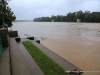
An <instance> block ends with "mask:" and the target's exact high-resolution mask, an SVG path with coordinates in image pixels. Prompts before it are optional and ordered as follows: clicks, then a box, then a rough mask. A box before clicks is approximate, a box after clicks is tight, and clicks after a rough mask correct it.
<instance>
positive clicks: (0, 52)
mask: <svg viewBox="0 0 100 75" xmlns="http://www.w3.org/2000/svg"><path fill="white" fill-rule="evenodd" d="M1 54H2V40H1V37H0V56H1Z"/></svg>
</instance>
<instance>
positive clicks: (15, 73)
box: [10, 38, 31, 75]
mask: <svg viewBox="0 0 100 75" xmlns="http://www.w3.org/2000/svg"><path fill="white" fill-rule="evenodd" d="M10 55H11V68H12V75H31V74H30V71H29V69H28V67H27V65H26V62H25V60H24V58H23V56H22V54H21V52H20V50H19V47H18V45H17V43H16V41H15V38H10Z"/></svg>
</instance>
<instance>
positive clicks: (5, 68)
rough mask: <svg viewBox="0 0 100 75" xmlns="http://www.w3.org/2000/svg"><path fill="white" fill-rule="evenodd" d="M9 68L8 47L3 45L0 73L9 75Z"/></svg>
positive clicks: (0, 74)
mask: <svg viewBox="0 0 100 75" xmlns="http://www.w3.org/2000/svg"><path fill="white" fill-rule="evenodd" d="M10 68H11V67H10V58H9V47H5V48H3V50H2V56H1V57H0V75H11V69H10Z"/></svg>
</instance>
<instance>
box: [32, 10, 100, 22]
mask: <svg viewBox="0 0 100 75" xmlns="http://www.w3.org/2000/svg"><path fill="white" fill-rule="evenodd" d="M77 19H81V21H82V22H99V23H100V11H99V12H90V11H85V12H83V11H81V10H80V11H77V12H73V13H70V12H69V13H68V14H67V15H66V16H63V15H57V16H54V15H52V16H51V17H39V18H34V20H33V21H34V22H51V21H52V20H54V21H55V22H76V21H77Z"/></svg>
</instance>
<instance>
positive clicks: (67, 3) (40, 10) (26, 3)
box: [9, 0, 100, 20]
mask: <svg viewBox="0 0 100 75" xmlns="http://www.w3.org/2000/svg"><path fill="white" fill-rule="evenodd" d="M9 6H10V8H11V9H12V11H13V12H14V14H15V15H16V18H17V20H33V19H34V18H36V17H42V16H45V17H46V16H51V15H66V14H67V13H69V12H76V11H78V10H82V11H85V10H89V11H91V12H93V11H100V0H11V1H10V2H9Z"/></svg>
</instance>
